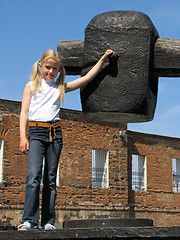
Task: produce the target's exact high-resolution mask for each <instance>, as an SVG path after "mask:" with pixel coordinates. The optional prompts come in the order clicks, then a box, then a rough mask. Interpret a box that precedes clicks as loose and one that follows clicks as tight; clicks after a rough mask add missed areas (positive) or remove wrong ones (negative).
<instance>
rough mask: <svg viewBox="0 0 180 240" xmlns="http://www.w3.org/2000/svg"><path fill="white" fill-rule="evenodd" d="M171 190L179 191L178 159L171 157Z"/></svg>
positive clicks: (179, 162) (179, 173)
mask: <svg viewBox="0 0 180 240" xmlns="http://www.w3.org/2000/svg"><path fill="white" fill-rule="evenodd" d="M172 175H173V192H178V193H179V192H180V159H176V158H173V159H172Z"/></svg>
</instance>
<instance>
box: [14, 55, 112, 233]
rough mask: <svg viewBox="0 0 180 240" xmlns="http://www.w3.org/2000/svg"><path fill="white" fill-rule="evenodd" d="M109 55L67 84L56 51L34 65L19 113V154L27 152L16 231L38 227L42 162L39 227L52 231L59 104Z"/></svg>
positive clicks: (58, 151)
mask: <svg viewBox="0 0 180 240" xmlns="http://www.w3.org/2000/svg"><path fill="white" fill-rule="evenodd" d="M112 55H114V52H113V51H112V50H107V51H106V52H105V54H104V55H103V56H102V57H101V58H100V60H99V61H98V62H97V63H96V65H95V66H94V67H93V68H92V69H91V70H90V71H89V72H88V73H87V74H86V75H85V76H83V77H80V78H78V79H76V80H74V81H71V82H67V83H64V77H65V70H64V68H63V66H62V61H61V57H60V55H59V53H57V52H56V51H54V50H48V51H46V52H44V53H43V55H42V57H41V59H40V60H38V61H37V62H36V63H35V64H34V67H33V71H32V75H31V81H30V82H28V83H27V85H26V86H25V89H24V93H23V99H22V105H21V113H20V151H21V152H23V153H27V162H28V171H27V178H26V192H25V203H24V214H23V217H22V224H21V225H20V226H19V227H18V230H28V229H32V228H36V227H38V222H39V190H40V183H41V178H42V168H43V161H44V172H43V173H44V174H43V193H42V211H41V226H42V228H43V229H45V230H53V229H55V227H54V222H55V199H56V175H57V168H58V162H59V158H60V154H61V150H62V146H63V141H62V130H61V126H60V118H59V111H60V103H61V101H62V100H63V97H64V94H65V93H66V92H70V91H73V90H75V89H77V88H80V87H82V86H83V85H85V84H87V83H88V82H90V81H92V80H93V79H94V78H95V76H96V75H97V74H98V73H99V72H100V70H101V69H102V66H103V64H104V62H105V61H106V60H107V59H108V57H109V56H112ZM27 123H28V125H29V135H28V138H27V136H26V128H27Z"/></svg>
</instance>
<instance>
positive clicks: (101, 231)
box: [0, 226, 180, 240]
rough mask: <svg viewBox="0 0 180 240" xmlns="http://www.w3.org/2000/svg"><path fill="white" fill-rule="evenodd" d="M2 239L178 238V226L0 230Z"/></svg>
mask: <svg viewBox="0 0 180 240" xmlns="http://www.w3.org/2000/svg"><path fill="white" fill-rule="evenodd" d="M0 239H2V240H11V239H13V240H19V239H21V240H23V239H26V240H27V239H39V240H41V239H126V240H137V239H141V240H142V239H143V240H145V239H150V240H155V239H156V240H157V239H159V240H165V239H168V240H169V239H171V240H178V239H180V226H175V227H120V228H119V227H109V228H83V229H79V228H71V229H59V230H54V231H44V230H31V231H17V230H4V231H0Z"/></svg>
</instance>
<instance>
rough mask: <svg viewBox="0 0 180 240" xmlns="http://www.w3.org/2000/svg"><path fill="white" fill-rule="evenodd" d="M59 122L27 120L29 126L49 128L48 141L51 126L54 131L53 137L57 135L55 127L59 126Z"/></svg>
mask: <svg viewBox="0 0 180 240" xmlns="http://www.w3.org/2000/svg"><path fill="white" fill-rule="evenodd" d="M60 126H61V124H60V122H57V123H53V124H50V123H43V122H29V127H45V128H49V141H50V142H52V136H51V129H52V128H53V131H54V135H55V137H57V135H56V128H57V127H60Z"/></svg>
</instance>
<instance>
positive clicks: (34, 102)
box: [28, 79, 60, 122]
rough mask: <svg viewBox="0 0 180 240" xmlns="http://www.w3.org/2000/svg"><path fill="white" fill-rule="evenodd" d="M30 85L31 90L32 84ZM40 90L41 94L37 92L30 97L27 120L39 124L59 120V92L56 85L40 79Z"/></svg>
mask: <svg viewBox="0 0 180 240" xmlns="http://www.w3.org/2000/svg"><path fill="white" fill-rule="evenodd" d="M30 84H31V89H32V83H31V82H30ZM40 89H41V92H40V91H38V90H37V91H36V94H35V95H32V97H31V101H30V107H29V113H28V120H29V121H40V122H41V121H42V122H48V121H56V120H60V117H59V111H60V103H59V91H58V89H57V86H56V83H55V82H54V81H53V80H52V81H51V80H45V79H42V81H41V86H40Z"/></svg>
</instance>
